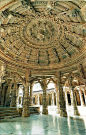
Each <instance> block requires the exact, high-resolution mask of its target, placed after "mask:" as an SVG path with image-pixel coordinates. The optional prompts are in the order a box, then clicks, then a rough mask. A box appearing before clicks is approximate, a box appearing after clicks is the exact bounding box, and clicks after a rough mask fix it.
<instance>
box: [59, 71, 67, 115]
mask: <svg viewBox="0 0 86 135" xmlns="http://www.w3.org/2000/svg"><path fill="white" fill-rule="evenodd" d="M63 86H64V84H62V83H61V72H59V73H58V87H59V89H58V90H59V105H60V116H63V117H67V112H66V103H65V97H64V95H63Z"/></svg>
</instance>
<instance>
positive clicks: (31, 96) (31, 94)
mask: <svg viewBox="0 0 86 135" xmlns="http://www.w3.org/2000/svg"><path fill="white" fill-rule="evenodd" d="M32 88H33V85H32V83H31V84H30V106H32V105H33V91H32Z"/></svg>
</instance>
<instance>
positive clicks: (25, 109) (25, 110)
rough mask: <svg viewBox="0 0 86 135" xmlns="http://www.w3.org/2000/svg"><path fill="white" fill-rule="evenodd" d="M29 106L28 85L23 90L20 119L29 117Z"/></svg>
mask: <svg viewBox="0 0 86 135" xmlns="http://www.w3.org/2000/svg"><path fill="white" fill-rule="evenodd" d="M29 104H30V97H29V85H28V86H25V90H24V100H23V112H22V117H29V116H30V111H29Z"/></svg>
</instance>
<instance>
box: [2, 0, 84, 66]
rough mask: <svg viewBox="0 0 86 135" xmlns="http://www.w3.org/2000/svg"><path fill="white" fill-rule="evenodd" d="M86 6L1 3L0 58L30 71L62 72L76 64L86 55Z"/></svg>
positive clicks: (22, 1)
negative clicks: (62, 68) (56, 70)
mask: <svg viewBox="0 0 86 135" xmlns="http://www.w3.org/2000/svg"><path fill="white" fill-rule="evenodd" d="M2 3H3V4H2ZM7 3H8V2H7ZM85 4H86V2H85V1H81V2H80V1H78V0H76V1H74V0H72V1H46V0H45V1H41V0H40V1H39V0H37V1H35V0H34V1H28V0H14V1H12V0H9V3H8V4H6V3H5V4H4V2H2V1H1V4H0V18H1V21H0V28H1V30H0V58H1V59H2V60H3V61H5V62H7V63H11V64H16V65H18V64H19V65H20V66H24V67H30V68H41V67H42V68H43V67H46V68H55V67H57V68H61V67H64V66H68V65H69V64H70V63H71V64H73V63H74V62H77V61H78V60H80V58H82V57H84V55H85V54H86V52H85V51H86V47H85V46H86V16H85V13H84V12H83V9H84V8H85ZM1 5H2V6H1Z"/></svg>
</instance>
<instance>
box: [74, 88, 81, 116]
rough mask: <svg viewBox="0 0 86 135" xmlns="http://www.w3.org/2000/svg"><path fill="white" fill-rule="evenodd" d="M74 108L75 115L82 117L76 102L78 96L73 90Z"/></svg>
mask: <svg viewBox="0 0 86 135" xmlns="http://www.w3.org/2000/svg"><path fill="white" fill-rule="evenodd" d="M73 107H74V115H80V114H79V111H78V108H77V102H76V96H75V92H74V90H73Z"/></svg>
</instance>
